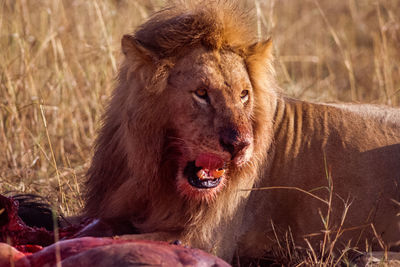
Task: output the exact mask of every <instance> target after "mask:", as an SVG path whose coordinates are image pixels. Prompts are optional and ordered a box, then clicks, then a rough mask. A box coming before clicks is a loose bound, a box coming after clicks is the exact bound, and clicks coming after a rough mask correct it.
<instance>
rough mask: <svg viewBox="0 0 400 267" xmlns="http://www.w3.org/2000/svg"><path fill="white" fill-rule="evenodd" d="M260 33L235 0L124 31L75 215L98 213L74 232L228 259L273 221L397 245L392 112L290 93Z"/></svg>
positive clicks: (397, 168) (265, 236)
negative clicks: (166, 244) (167, 244)
mask: <svg viewBox="0 0 400 267" xmlns="http://www.w3.org/2000/svg"><path fill="white" fill-rule="evenodd" d="M255 28H256V27H254V23H253V21H252V16H251V13H249V11H248V10H246V9H244V8H243V7H241V6H240V3H239V1H222V0H221V1H219V0H216V1H207V2H203V1H196V0H193V1H180V2H177V3H175V4H172V5H170V6H168V7H166V8H164V9H162V10H161V11H159V12H157V13H155V14H154V15H153V16H151V17H150V18H149V20H148V21H147V22H145V23H144V24H142V25H141V26H140V27H139V28H138V29H137V30H136V31H135V32H134V33H133V34H132V35H125V36H123V38H122V41H121V43H122V52H123V55H124V60H123V62H122V63H121V66H120V70H119V75H118V85H117V87H116V89H115V91H114V93H113V95H112V99H111V101H110V104H109V106H108V108H107V109H106V112H105V116H104V120H103V125H102V127H101V130H100V132H99V136H98V138H97V141H96V146H95V151H94V156H93V160H92V163H91V166H90V168H89V171H88V174H87V177H88V179H87V182H86V189H87V190H86V191H87V192H86V205H85V213H84V214H85V216H88V217H91V218H96V219H98V221H97V223H96V224H94V225H91V226H90V227H89V228H88V229H86V230H85V231H84V232H83V234H86V235H127V236H126V238H139V239H140V238H145V239H155V240H164V241H174V240H180V241H182V242H183V243H184V244H186V245H190V246H192V247H196V248H201V249H204V250H206V251H208V252H211V253H213V254H215V255H217V256H219V257H221V258H223V259H225V260H227V261H231V260H232V258H233V255H234V254H235V253H237V255H239V257H241V256H243V257H261V256H263V254H264V253H266V252H267V251H269V250H271V249H272V248H273V247H274V246H275V245H276V242H277V240H276V237H275V236H276V235H277V232H278V231H279V230H278V229H283V230H285V229H286V230H287V229H290V231H291V234H292V235H293V239H294V241H295V242H299V243H304V242H305V241H304V240H305V239H307V242H308V243H309V244H311V245H313V246H315V247H318V246H319V244H320V242H321V241H322V239H323V238H324V236H326V233H327V231H330V238H334V237H335V236H336V237H337V238H338V240H339V241H338V242H337V243H347V242H349V243H348V245H349V246H352V247H362V246H364V245H365V244H366V243H365V242H366V241H367V244H368V246H371V247H373V248H378V249H379V248H381V249H382V247H379V246H380V245H381V246H385V249H393V248H396V247H398V245H399V240H400V217H399V216H398V213H399V205H398V201H399V199H400V189H399V186H400V185H399V184H400V111H399V110H398V109H395V108H389V107H378V106H372V105H358V104H324V103H311V102H307V101H300V100H296V99H292V98H289V97H287V96H285V95H284V94H283V93H281V91H280V89H279V87H278V85H277V83H276V81H275V72H274V68H273V55H272V54H273V53H272V41H271V40H270V39H268V40H259V39H258V37H257V34H256V32H255V30H254V29H255ZM328 213H329V216H327V217H324V216H325V215H326V214H328ZM327 218H328V219H327ZM324 223H325V226H324ZM328 227H329V228H328ZM324 233H325V234H324ZM132 234H133V235H132ZM135 234H136V235H135Z"/></svg>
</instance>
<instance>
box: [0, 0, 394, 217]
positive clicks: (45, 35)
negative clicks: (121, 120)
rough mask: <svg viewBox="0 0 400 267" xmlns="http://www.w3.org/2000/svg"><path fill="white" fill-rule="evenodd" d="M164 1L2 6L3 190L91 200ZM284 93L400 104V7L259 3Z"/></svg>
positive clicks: (2, 2)
mask: <svg viewBox="0 0 400 267" xmlns="http://www.w3.org/2000/svg"><path fill="white" fill-rule="evenodd" d="M165 2H166V1H158V0H131V1H129V0H93V1H85V0H74V1H70V0H0V147H1V150H0V151H1V153H0V192H2V193H4V192H10V191H11V192H23V193H35V194H40V195H42V196H44V197H46V198H48V199H49V201H51V202H52V203H54V205H55V207H56V208H57V209H59V211H60V212H62V213H64V214H65V215H72V214H75V213H77V212H78V211H79V210H80V209H81V207H82V205H83V203H82V198H81V191H82V190H83V188H82V182H83V180H84V174H85V171H86V170H87V168H88V165H89V163H90V158H91V153H92V150H91V147H92V145H93V140H94V138H95V136H96V130H97V129H98V126H99V120H100V118H101V114H102V112H103V110H104V106H105V104H106V103H107V99H108V97H109V95H110V93H111V91H112V89H113V87H114V85H115V77H116V72H117V69H118V64H119V62H120V59H121V53H120V39H121V36H122V34H124V33H129V32H132V31H133V30H134V29H135V27H136V26H137V25H139V24H140V23H141V22H143V21H144V20H145V19H146V17H148V16H149V14H151V12H152V11H153V10H157V9H158V8H159V7H160V6H162V5H163V3H165ZM248 5H250V6H254V7H255V8H256V12H257V18H256V19H257V27H258V32H259V35H260V36H262V37H264V38H267V37H268V36H271V37H272V39H273V40H274V46H275V56H276V61H275V66H276V69H277V79H278V82H279V85H280V86H281V87H282V88H283V89H282V90H283V91H285V92H286V93H287V94H288V95H291V96H295V97H298V98H301V99H308V100H318V101H335V102H336V101H345V102H350V101H353V102H365V103H377V104H387V105H391V106H399V103H400V45H399V44H400V4H399V2H398V0H360V1H357V0H342V1H328V0H323V1H317V0H315V1H313V0H304V1H301V0H290V1H289V0H282V1H281V0H269V1H264V0H251V1H249V3H248Z"/></svg>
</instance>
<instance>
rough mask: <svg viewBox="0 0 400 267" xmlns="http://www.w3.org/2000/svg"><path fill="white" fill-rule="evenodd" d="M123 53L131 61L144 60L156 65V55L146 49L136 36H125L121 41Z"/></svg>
mask: <svg viewBox="0 0 400 267" xmlns="http://www.w3.org/2000/svg"><path fill="white" fill-rule="evenodd" d="M121 47H122V53H124V55H125V57H126V58H127V59H129V60H135V61H137V60H143V61H145V62H148V63H154V61H156V60H157V57H156V55H155V54H154V53H153V52H151V51H150V50H149V49H147V48H145V47H144V46H143V45H142V44H141V43H140V42H139V41H138V40H137V39H136V38H135V37H134V36H132V35H124V36H123V37H122V40H121Z"/></svg>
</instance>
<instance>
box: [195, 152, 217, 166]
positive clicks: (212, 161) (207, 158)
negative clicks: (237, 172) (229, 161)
mask: <svg viewBox="0 0 400 267" xmlns="http://www.w3.org/2000/svg"><path fill="white" fill-rule="evenodd" d="M195 164H196V167H201V168H203V169H209V170H216V169H220V168H223V167H224V161H223V160H222V159H221V158H220V157H218V156H216V155H214V154H210V153H203V154H200V155H199V156H198V157H197V159H196V162H195Z"/></svg>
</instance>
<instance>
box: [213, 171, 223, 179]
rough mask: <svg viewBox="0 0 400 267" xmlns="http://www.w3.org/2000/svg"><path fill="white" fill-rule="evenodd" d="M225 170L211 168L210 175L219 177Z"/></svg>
mask: <svg viewBox="0 0 400 267" xmlns="http://www.w3.org/2000/svg"><path fill="white" fill-rule="evenodd" d="M224 173H225V170H224V169H217V170H212V171H211V175H212V176H213V177H214V178H220V177H221V176H222V175H224Z"/></svg>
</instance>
